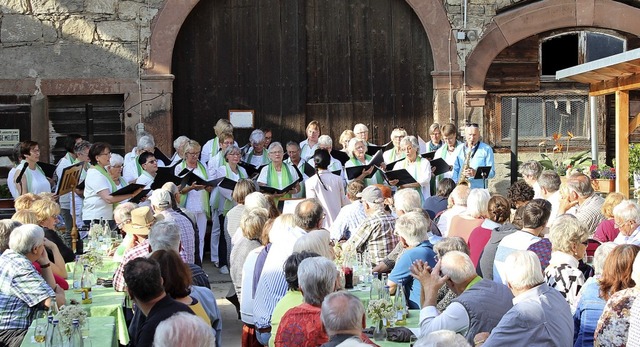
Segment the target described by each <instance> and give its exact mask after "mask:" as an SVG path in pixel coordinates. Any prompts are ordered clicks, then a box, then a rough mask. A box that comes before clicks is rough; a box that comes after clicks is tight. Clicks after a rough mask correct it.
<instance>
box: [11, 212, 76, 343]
mask: <svg viewBox="0 0 640 347" xmlns="http://www.w3.org/2000/svg"><path fill="white" fill-rule="evenodd" d="M44 240H45V239H44V230H42V228H41V227H39V226H37V225H33V224H25V225H21V226H19V227H16V228H15V229H13V230H12V231H11V234H10V235H9V249H7V250H5V251H4V252H3V253H2V255H0V302H2V305H0V345H2V346H10V347H17V346H20V344H21V343H22V340H23V338H25V336H26V334H27V330H28V328H29V326H30V325H31V322H32V320H33V318H34V314H35V311H36V310H37V309H44V308H49V307H51V306H52V305H53V303H52V300H55V301H56V303H57V304H58V306H62V305H64V304H65V295H64V291H63V290H62V288H59V287H58V286H57V285H56V283H55V280H54V278H53V272H52V271H51V268H50V266H51V262H50V261H49V258H48V256H47V252H46V251H45V247H44ZM32 262H38V264H39V265H40V268H41V269H42V275H40V274H38V272H37V271H36V269H35V268H34V267H33V266H32V265H31V263H32Z"/></svg>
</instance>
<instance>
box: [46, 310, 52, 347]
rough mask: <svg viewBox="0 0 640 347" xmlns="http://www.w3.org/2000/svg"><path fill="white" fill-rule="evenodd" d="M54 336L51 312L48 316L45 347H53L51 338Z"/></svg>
mask: <svg viewBox="0 0 640 347" xmlns="http://www.w3.org/2000/svg"><path fill="white" fill-rule="evenodd" d="M52 336H53V315H52V314H51V311H49V315H48V316H47V333H46V337H45V341H44V345H45V347H51V337H52Z"/></svg>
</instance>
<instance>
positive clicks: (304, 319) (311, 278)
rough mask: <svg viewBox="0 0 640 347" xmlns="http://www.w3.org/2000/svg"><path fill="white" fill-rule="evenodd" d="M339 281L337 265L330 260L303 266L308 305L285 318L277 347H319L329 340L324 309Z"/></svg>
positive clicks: (300, 279) (300, 280)
mask: <svg viewBox="0 0 640 347" xmlns="http://www.w3.org/2000/svg"><path fill="white" fill-rule="evenodd" d="M337 279H338V270H337V269H336V265H335V264H334V263H333V262H332V261H331V260H329V259H327V258H324V257H313V258H307V259H304V260H303V261H302V262H300V265H299V266H298V283H299V285H300V290H301V291H302V297H303V300H304V302H303V303H302V304H301V305H299V306H296V307H294V308H291V309H289V310H288V311H287V312H286V313H285V314H284V316H282V320H280V325H279V326H278V331H277V334H276V338H275V345H276V346H281V345H282V346H293V345H298V343H297V341H304V346H319V345H322V344H323V343H325V342H327V341H328V340H329V338H328V336H327V333H326V332H325V330H324V328H323V326H322V321H321V319H320V312H321V308H320V306H321V305H322V301H323V300H324V298H325V297H326V296H327V295H329V294H330V293H332V292H334V291H335V290H336V289H337V287H338V286H337Z"/></svg>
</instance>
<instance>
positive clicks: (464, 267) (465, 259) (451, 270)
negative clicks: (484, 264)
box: [440, 251, 476, 284]
mask: <svg viewBox="0 0 640 347" xmlns="http://www.w3.org/2000/svg"><path fill="white" fill-rule="evenodd" d="M440 271H441V272H442V274H443V275H448V276H449V278H450V279H451V281H452V282H453V283H455V284H463V283H466V282H469V281H471V280H473V279H474V278H476V268H475V267H474V266H473V262H472V261H471V258H469V256H468V255H467V254H466V253H462V252H460V251H451V252H447V253H446V254H445V255H444V256H443V257H442V259H441V260H440Z"/></svg>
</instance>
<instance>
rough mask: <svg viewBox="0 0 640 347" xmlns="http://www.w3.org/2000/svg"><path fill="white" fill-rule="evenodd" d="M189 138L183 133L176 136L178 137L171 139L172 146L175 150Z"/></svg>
mask: <svg viewBox="0 0 640 347" xmlns="http://www.w3.org/2000/svg"><path fill="white" fill-rule="evenodd" d="M189 140H190V139H189V138H188V137H186V136H184V135H181V136H178V138H177V139H175V140H174V141H173V148H175V150H176V151H177V150H178V148H180V146H182V145H183V144H184V143H185V142H187V141H189Z"/></svg>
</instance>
